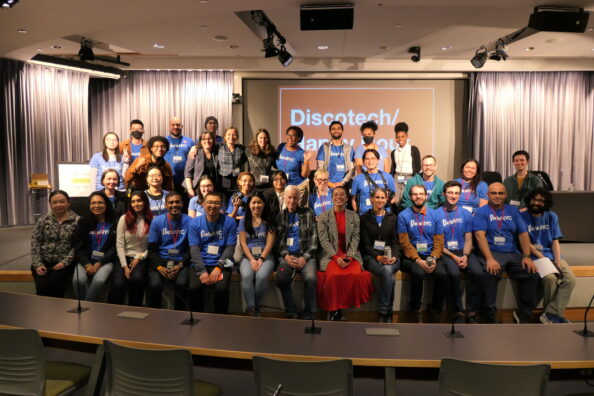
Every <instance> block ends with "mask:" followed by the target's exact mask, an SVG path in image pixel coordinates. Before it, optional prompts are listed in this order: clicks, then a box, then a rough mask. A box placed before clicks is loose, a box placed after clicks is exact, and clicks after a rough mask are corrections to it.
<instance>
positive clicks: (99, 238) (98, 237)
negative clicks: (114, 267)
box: [95, 223, 107, 250]
mask: <svg viewBox="0 0 594 396" xmlns="http://www.w3.org/2000/svg"><path fill="white" fill-rule="evenodd" d="M105 224H107V223H101V230H99V232H97V230H96V229H95V240H96V241H97V250H100V249H101V241H102V240H103V230H104V229H105ZM97 226H99V224H97Z"/></svg>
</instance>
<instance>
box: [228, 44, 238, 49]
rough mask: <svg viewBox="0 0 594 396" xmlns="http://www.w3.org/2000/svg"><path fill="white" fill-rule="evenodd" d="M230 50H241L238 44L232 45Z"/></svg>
mask: <svg viewBox="0 0 594 396" xmlns="http://www.w3.org/2000/svg"><path fill="white" fill-rule="evenodd" d="M229 48H230V49H237V48H239V45H237V44H231V45H230V46H229Z"/></svg>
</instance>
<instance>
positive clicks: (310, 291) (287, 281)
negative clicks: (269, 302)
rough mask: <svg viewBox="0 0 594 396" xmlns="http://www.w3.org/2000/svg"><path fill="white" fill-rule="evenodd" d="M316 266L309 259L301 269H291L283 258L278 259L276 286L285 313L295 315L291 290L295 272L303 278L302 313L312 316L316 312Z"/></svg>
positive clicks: (314, 260) (314, 262) (295, 308)
mask: <svg viewBox="0 0 594 396" xmlns="http://www.w3.org/2000/svg"><path fill="white" fill-rule="evenodd" d="M317 266H318V263H317V262H316V259H314V258H313V257H312V258H310V259H309V260H308V261H307V262H306V263H305V266H304V267H303V268H301V269H295V268H292V267H291V266H289V264H288V263H287V262H286V261H285V259H284V258H281V259H279V264H278V268H277V269H276V286H277V287H278V288H279V290H280V291H281V294H282V296H283V303H284V304H285V313H287V314H296V313H297V306H296V305H295V299H294V298H293V290H292V288H291V284H292V283H293V277H294V276H295V274H296V273H297V272H301V274H302V275H303V278H304V301H303V312H304V313H305V314H313V313H314V312H315V311H316V283H317V274H316V271H317Z"/></svg>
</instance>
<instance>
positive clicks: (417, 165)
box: [390, 146, 421, 175]
mask: <svg viewBox="0 0 594 396" xmlns="http://www.w3.org/2000/svg"><path fill="white" fill-rule="evenodd" d="M395 154H396V149H394V150H392V152H391V153H390V160H391V161H390V162H391V164H390V174H391V175H395V174H396V173H397V172H400V169H396V168H397V167H398V164H396V161H395ZM410 156H411V157H412V171H413V175H414V174H417V173H419V172H420V171H421V152H420V151H419V149H418V147H417V146H410Z"/></svg>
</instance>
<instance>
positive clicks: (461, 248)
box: [437, 180, 485, 323]
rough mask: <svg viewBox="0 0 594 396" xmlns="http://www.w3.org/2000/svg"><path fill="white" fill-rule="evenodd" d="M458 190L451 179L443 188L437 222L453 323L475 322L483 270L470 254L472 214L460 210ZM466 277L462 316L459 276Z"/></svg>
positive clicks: (458, 186) (476, 321)
mask: <svg viewBox="0 0 594 396" xmlns="http://www.w3.org/2000/svg"><path fill="white" fill-rule="evenodd" d="M461 191H462V185H461V184H460V182H458V181H456V180H453V181H449V182H447V183H446V184H445V185H444V186H443V195H444V197H445V202H444V204H443V206H442V207H441V209H437V210H438V211H441V222H442V226H443V235H444V240H445V245H444V247H443V255H442V256H441V262H442V263H443V265H444V266H445V268H446V271H447V273H448V278H449V281H450V299H451V303H452V311H453V314H454V317H453V321H454V322H455V323H466V322H468V323H478V316H477V312H478V310H479V308H480V303H481V297H482V281H483V278H482V277H483V276H484V275H485V271H483V269H482V268H481V266H480V264H479V263H478V261H477V259H476V257H475V255H474V254H473V253H472V249H473V246H472V215H471V214H470V213H469V212H468V211H466V210H463V209H462V208H460V205H459V199H460V194H461ZM462 271H464V272H466V273H467V274H468V276H469V278H470V281H471V286H470V288H469V289H468V310H467V313H466V314H464V307H463V305H462V295H461V292H460V286H461V285H460V273H461V272H462Z"/></svg>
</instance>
